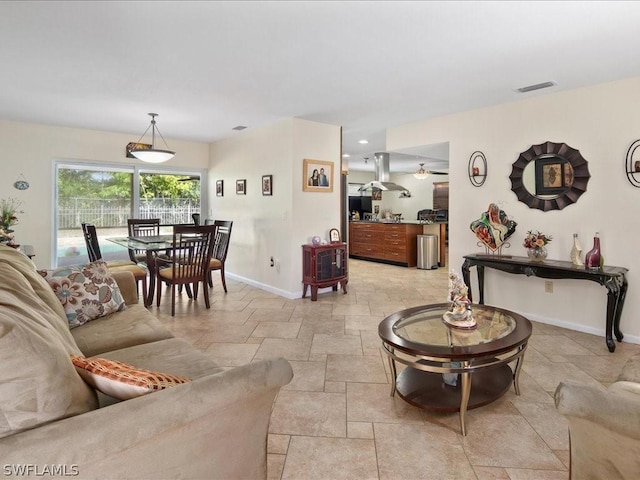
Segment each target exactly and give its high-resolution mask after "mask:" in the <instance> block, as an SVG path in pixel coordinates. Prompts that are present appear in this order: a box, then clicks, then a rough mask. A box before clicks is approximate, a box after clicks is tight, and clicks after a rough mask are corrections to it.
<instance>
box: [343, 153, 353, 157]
mask: <svg viewBox="0 0 640 480" xmlns="http://www.w3.org/2000/svg"><path fill="white" fill-rule="evenodd" d="M350 156H351V155H349V154H348V153H345V154H343V155H342V158H349V157H350Z"/></svg>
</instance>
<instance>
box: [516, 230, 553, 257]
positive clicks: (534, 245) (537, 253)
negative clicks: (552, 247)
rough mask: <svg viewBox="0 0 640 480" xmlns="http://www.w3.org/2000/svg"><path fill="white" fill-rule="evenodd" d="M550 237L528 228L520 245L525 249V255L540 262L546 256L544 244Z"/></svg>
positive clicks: (549, 240)
mask: <svg viewBox="0 0 640 480" xmlns="http://www.w3.org/2000/svg"><path fill="white" fill-rule="evenodd" d="M552 239H553V237H552V236H551V235H545V234H544V233H542V232H538V231H536V232H534V231H533V230H529V231H528V232H527V236H526V237H524V242H523V244H522V245H523V246H524V248H526V249H527V255H528V256H529V258H530V259H531V260H533V261H536V262H541V261H543V260H544V259H545V258H547V249H546V245H547V244H548V243H549V242H551V240H552Z"/></svg>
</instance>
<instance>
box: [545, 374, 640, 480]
mask: <svg viewBox="0 0 640 480" xmlns="http://www.w3.org/2000/svg"><path fill="white" fill-rule="evenodd" d="M555 402H556V407H557V409H558V411H559V412H560V413H561V414H563V415H564V416H565V417H566V418H567V421H568V423H569V438H570V447H571V455H570V456H571V469H570V471H571V480H585V479H600V478H603V479H604V478H606V479H627V478H638V472H640V385H639V384H636V383H632V382H616V383H614V384H612V385H611V386H610V387H609V388H608V389H605V388H595V387H591V386H587V385H581V384H578V383H576V382H570V381H566V382H561V383H560V384H559V385H558V388H557V389H556V392H555Z"/></svg>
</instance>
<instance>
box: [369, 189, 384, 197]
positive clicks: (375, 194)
mask: <svg viewBox="0 0 640 480" xmlns="http://www.w3.org/2000/svg"><path fill="white" fill-rule="evenodd" d="M371 200H382V190H380V189H379V188H374V189H373V190H371Z"/></svg>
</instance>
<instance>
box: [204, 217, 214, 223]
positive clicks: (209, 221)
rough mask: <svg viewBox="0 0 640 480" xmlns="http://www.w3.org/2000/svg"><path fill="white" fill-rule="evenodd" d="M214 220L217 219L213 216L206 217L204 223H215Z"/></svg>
mask: <svg viewBox="0 0 640 480" xmlns="http://www.w3.org/2000/svg"><path fill="white" fill-rule="evenodd" d="M213 222H215V220H214V219H213V218H205V219H204V224H205V225H213Z"/></svg>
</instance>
